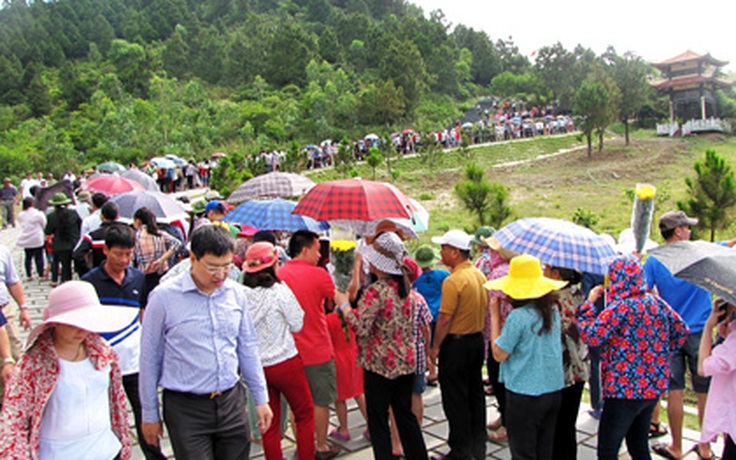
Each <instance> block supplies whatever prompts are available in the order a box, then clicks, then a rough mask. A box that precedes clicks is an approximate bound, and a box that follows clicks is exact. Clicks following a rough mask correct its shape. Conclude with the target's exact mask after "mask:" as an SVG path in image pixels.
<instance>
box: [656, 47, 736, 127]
mask: <svg viewBox="0 0 736 460" xmlns="http://www.w3.org/2000/svg"><path fill="white" fill-rule="evenodd" d="M726 64H728V62H727V61H720V60H718V59H716V58H714V57H713V56H711V55H710V54H698V53H695V52H693V51H690V50H688V51H686V52H684V53H682V54H680V55H678V56H675V57H673V58H671V59H667V60H666V61H662V62H658V63H655V64H652V66H653V67H655V68H656V69H658V70H659V71H660V72H661V73H662V77H663V79H662V80H660V81H657V82H655V83H653V84H652V86H653V87H654V88H655V89H656V90H657V91H658V92H659V93H661V94H667V95H668V96H669V99H670V122H671V124H676V120H678V119H679V120H681V121H683V122H689V123H690V124H691V126H690V128H693V127H695V129H690V130H683V131H687V132H683V133H682V134H689V132H693V131H724V130H728V128H726V127H725V126H723V123H722V122H721V121H720V120H718V105H717V102H716V95H715V91H716V90H717V89H727V88H729V87H731V86H732V85H733V83H732V82H729V81H726V80H725V79H723V78H720V76H719V74H720V72H719V69H720V68H721V67H723V66H725V65H726ZM694 125H697V126H694ZM684 127H685V126H684V125H683V128H684ZM724 128H725V129H724ZM658 133H659V127H658ZM670 134H672V133H671V132H670Z"/></svg>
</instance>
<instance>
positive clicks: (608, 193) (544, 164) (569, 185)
mask: <svg viewBox="0 0 736 460" xmlns="http://www.w3.org/2000/svg"><path fill="white" fill-rule="evenodd" d="M582 146H583V144H582V142H580V141H579V140H577V139H576V136H574V135H570V136H555V137H552V138H544V139H543V138H536V139H532V140H530V141H522V142H519V141H514V142H512V143H508V144H491V145H486V146H481V147H478V148H476V149H474V150H475V152H474V154H473V161H475V162H477V163H478V164H479V165H481V166H482V167H483V168H484V169H485V170H486V179H488V180H490V181H493V182H499V183H501V184H503V185H504V186H506V187H507V188H508V189H509V191H510V205H511V208H512V212H513V216H512V217H511V218H510V219H509V221H510V220H514V219H516V218H521V217H529V216H545V217H557V218H564V219H568V220H569V219H572V217H573V215H574V214H575V211H576V210H577V209H578V208H581V209H584V210H587V211H590V212H592V213H593V214H594V215H595V216H597V217H598V218H599V223H598V224H597V225H596V226H595V227H594V229H595V230H596V231H598V232H603V233H611V234H613V235H614V236H618V233H619V232H620V231H621V230H623V229H625V228H627V227H628V226H629V225H630V219H631V201H630V199H629V198H628V197H627V195H626V193H625V191H626V190H627V189H630V188H633V187H634V186H635V185H636V184H637V183H651V184H654V185H655V186H656V187H657V189H658V194H659V199H658V204H657V207H656V208H655V219H656V218H657V217H658V215H660V214H661V213H664V212H667V211H669V210H672V209H676V202H677V200H682V199H684V198H685V197H686V196H687V189H686V186H685V178H686V177H693V176H694V175H695V172H694V170H693V165H694V163H695V162H696V161H703V160H704V158H705V150H706V149H709V148H712V149H715V150H716V152H717V153H718V154H719V155H720V156H721V157H723V158H724V159H726V161H727V162H728V163H729V164H731V166H732V167H734V166H736V140H735V139H734V138H730V137H729V138H727V137H723V136H715V137H704V138H687V139H670V138H657V137H655V136H654V134H653V132H652V131H649V130H643V131H639V132H637V133H636V135H635V139H634V140H633V141H632V144H631V145H630V146H628V147H627V146H626V145H625V143H624V141H623V139H622V138H620V137H618V136H615V135H613V134H611V137H610V138H608V139H607V142H606V147H605V149H604V151H603V152H601V153H596V154H595V155H594V156H593V158H592V159H589V158H587V156H586V152H585V149H584V148H579V149H577V150H575V148H576V147H582ZM560 150H564V151H566V152H567V151H568V150H572V151H569V152H567V153H561V154H559V155H554V156H550V157H548V158H544V159H537V157H539V156H540V155H542V156H544V155H549V154H554V153H556V152H558V151H560ZM512 158H513V159H515V160H518V161H521V162H523V163H522V164H519V165H515V166H503V164H504V163H507V162H508V161H509V159H512ZM464 163H465V158H463V157H462V156H461V155H460V154H459V153H458V152H457V151H455V152H452V153H448V154H447V155H446V156H445V158H444V163H443V165H442V166H441V168H440V170H439V172H434V173H433V172H430V171H429V170H428V169H427V167H426V165H424V164H423V163H422V161H421V159H420V158H412V159H407V160H401V161H396V162H394V163H393V167H394V168H395V169H396V170H398V171H400V175H399V178H398V179H397V180H396V184H397V186H399V187H400V188H401V189H402V190H403V191H405V192H406V193H407V194H408V195H410V196H412V197H414V198H417V199H419V201H420V202H421V203H422V204H423V205H424V206H425V207H426V208H427V209H428V210H429V212H430V215H431V218H430V230H429V231H428V232H427V233H426V234H422V235H421V241H422V242H428V241H429V237H430V236H433V235H437V234H442V233H443V232H444V231H446V230H447V229H449V228H463V229H465V230H466V231H468V232H472V231H474V230H475V228H477V225H478V224H477V222H476V221H475V218H474V217H473V216H471V214H470V213H469V212H467V211H466V210H464V209H463V208H462V207H461V206H460V204H459V202H458V200H457V198H456V197H455V194H454V192H453V187H454V185H455V184H456V183H458V182H459V181H460V180H461V179H462V173H463V168H462V165H463V164H464ZM359 173H360V174H361V175H362V176H363V177H366V178H370V177H371V176H370V174H371V173H370V169H369V168H367V167H365V166H363V167H362V169H359ZM312 177H313V179H315V180H317V181H321V180H326V179H329V178H331V176H330V173H328V172H318V173H316V174H313V175H312ZM378 178H379V179H383V180H389V178H388V176H387V174H386V169H385V167H383V168H382V169H381V170H380V171H379V177H378ZM734 232H736V226H734V225H732V226H731V228H729V229H727V230H725V231H722V232H719V233H718V234H717V237H718V238H733V237H734ZM705 236H707V235H705ZM652 239H654V240H656V241H659V240H661V238H660V237H659V235H657V234H656V231H654V232H653V234H652Z"/></svg>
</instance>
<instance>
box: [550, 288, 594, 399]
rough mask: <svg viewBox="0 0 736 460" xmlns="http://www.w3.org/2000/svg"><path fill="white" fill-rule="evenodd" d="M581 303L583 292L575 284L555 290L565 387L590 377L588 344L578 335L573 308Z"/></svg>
mask: <svg viewBox="0 0 736 460" xmlns="http://www.w3.org/2000/svg"><path fill="white" fill-rule="evenodd" d="M581 303H583V293H582V292H580V289H579V288H578V287H577V286H568V287H566V288H564V289H560V290H559V291H557V307H558V308H559V309H560V318H561V329H562V331H561V332H562V370H563V371H564V373H565V386H566V387H569V386H571V385H574V384H576V383H580V382H587V381H588V379H589V378H590V356H589V355H588V346H587V345H585V342H583V339H582V337H580V330H579V329H578V325H577V324H576V323H575V310H577V308H578V306H579V305H580V304H581Z"/></svg>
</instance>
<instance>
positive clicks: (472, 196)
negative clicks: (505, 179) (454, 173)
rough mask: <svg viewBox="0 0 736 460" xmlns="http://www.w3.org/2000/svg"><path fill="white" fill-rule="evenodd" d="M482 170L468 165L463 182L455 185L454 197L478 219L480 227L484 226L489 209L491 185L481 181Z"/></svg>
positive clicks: (473, 164)
mask: <svg viewBox="0 0 736 460" xmlns="http://www.w3.org/2000/svg"><path fill="white" fill-rule="evenodd" d="M483 174H484V172H483V168H481V167H480V166H478V165H477V164H475V163H470V164H468V165H467V166H466V168H465V182H462V183H460V184H456V185H455V195H457V197H458V198H460V201H461V202H462V203H463V206H464V207H465V209H467V210H468V211H470V212H471V213H474V214H475V215H476V216H477V217H478V222H479V223H480V225H481V226H483V225H485V224H486V214H487V213H488V211H490V209H491V202H490V196H491V184H489V183H488V181H486V180H484V179H483Z"/></svg>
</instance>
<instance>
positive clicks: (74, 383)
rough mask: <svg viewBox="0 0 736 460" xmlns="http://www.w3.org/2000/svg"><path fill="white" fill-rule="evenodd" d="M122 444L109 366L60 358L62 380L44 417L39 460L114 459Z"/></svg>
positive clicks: (52, 394)
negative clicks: (113, 418)
mask: <svg viewBox="0 0 736 460" xmlns="http://www.w3.org/2000/svg"><path fill="white" fill-rule="evenodd" d="M121 448H122V444H121V443H120V440H119V439H118V438H117V436H115V433H113V431H112V424H111V422H110V366H109V365H108V366H106V367H104V368H102V369H100V370H99V371H98V370H97V369H95V368H94V366H93V365H92V361H90V359H89V358H88V359H85V360H82V361H77V362H71V361H65V360H63V359H60V360H59V379H58V381H57V382H56V386H55V387H54V391H53V392H52V393H51V397H50V398H49V401H48V403H46V407H45V408H44V411H43V416H42V418H41V431H40V442H39V450H38V458H39V460H68V459H70V458H74V459H78V460H99V459H112V458H115V456H116V455H117V454H118V452H120V449H121Z"/></svg>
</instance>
